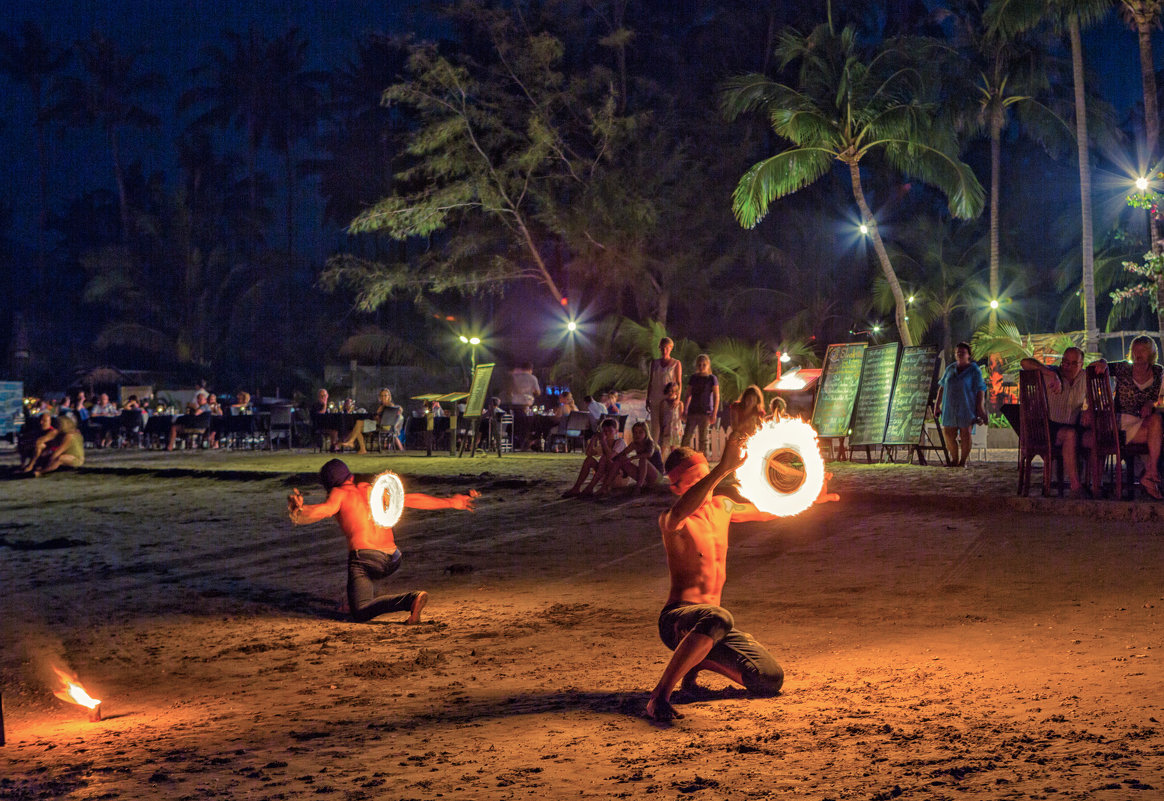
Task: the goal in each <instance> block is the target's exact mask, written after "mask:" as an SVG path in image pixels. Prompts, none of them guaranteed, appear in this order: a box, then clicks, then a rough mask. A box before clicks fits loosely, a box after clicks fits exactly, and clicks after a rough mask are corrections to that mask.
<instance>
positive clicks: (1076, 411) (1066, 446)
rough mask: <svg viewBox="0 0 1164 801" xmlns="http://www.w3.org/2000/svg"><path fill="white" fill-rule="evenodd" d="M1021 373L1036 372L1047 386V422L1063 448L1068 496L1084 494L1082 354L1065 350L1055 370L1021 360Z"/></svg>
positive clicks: (1078, 496) (1038, 362) (1085, 381)
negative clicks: (1081, 469)
mask: <svg viewBox="0 0 1164 801" xmlns="http://www.w3.org/2000/svg"><path fill="white" fill-rule="evenodd" d="M1022 367H1023V369H1024V370H1038V371H1039V373H1040V374H1041V375H1042V377H1043V383H1044V385H1045V386H1046V387H1047V413H1048V416H1049V417H1050V418H1051V419H1050V428H1051V441H1052V442H1054V443H1056V444H1057V445H1059V447H1061V448H1062V449H1063V472H1065V473H1066V474H1067V480H1068V482H1070V484H1071V497H1073V498H1082V497H1085V495H1086V494H1087V492H1086V490H1085V489H1084V487H1083V482H1082V481H1080V480H1079V456H1078V453H1079V444H1080V438H1081V437H1082V436H1083V427H1082V426H1081V425H1080V415H1081V414H1082V412H1083V402H1084V401H1085V400H1087V375H1086V373H1084V372H1083V351H1082V350H1080V349H1079V348H1074V347H1072V348H1067V349H1066V350H1065V351H1063V356H1062V357H1061V358H1060V360H1059V365H1058V367H1051V366H1048V365H1046V364H1043V363H1042V362H1041V361H1039V360H1038V359H1031V358H1026V359H1023V360H1022Z"/></svg>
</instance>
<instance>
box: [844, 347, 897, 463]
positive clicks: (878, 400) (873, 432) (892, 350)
mask: <svg viewBox="0 0 1164 801" xmlns="http://www.w3.org/2000/svg"><path fill="white" fill-rule="evenodd" d="M899 349H900V346H899V345H898V344H897V343H896V342H891V343H889V344H888V345H876V346H874V347H872V348H869V349H867V350H866V351H865V360H864V362H863V363H862V364H861V384H860V388H859V390H858V392H857V403H856V405H855V408H854V409H853V424H852V429H853V431H852V433H851V434H850V435H849V446H850V447H853V446H856V445H880V444H881V442H882V440H883V439H884V437H885V421H886V419H888V417H889V399H890V397H891V396H892V395H893V379H894V377H895V376H896V375H897V352H898V350H899Z"/></svg>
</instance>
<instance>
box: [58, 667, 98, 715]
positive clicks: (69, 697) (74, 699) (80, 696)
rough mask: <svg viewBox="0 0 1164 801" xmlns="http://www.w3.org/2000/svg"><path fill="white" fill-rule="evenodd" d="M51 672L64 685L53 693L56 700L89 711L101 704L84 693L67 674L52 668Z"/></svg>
mask: <svg viewBox="0 0 1164 801" xmlns="http://www.w3.org/2000/svg"><path fill="white" fill-rule="evenodd" d="M53 672H54V673H56V674H57V678H58V679H60V680H61V683H62V684H63V685H64V686H63V687H61V689H59V690H57V691H55V692H54V693H53V695H55V696H56V697H57V698H60V699H61V700H62V701H65V702H67V703H70V704H77V705H78V706H84V707H88V708H89V709H93V708H95V707H96V706H97V705H98V704H100V703H101V702H100V701H98V700H97V699H96V698H93V697H92V696H90V695H89V693H87V692H85V688H84V687H82V686H81V685H80V684H77V682H75V681H73V678H72V677H71V676H70V675H69V674H68V673H65V672H64V671H63V670H61V669H60V668H56V667H54V668H53Z"/></svg>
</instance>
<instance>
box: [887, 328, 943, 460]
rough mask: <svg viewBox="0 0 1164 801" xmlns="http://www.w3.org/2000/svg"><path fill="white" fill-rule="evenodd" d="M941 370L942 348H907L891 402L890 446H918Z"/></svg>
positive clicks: (888, 438)
mask: <svg viewBox="0 0 1164 801" xmlns="http://www.w3.org/2000/svg"><path fill="white" fill-rule="evenodd" d="M937 370H938V349H937V348H934V347H916V348H905V349H904V350H903V351H902V353H901V364H899V365H898V367H897V383H895V384H894V386H893V400H892V402H890V404H889V424H888V425H887V426H886V427H885V440H884V442H885V444H886V445H917V444H918V443H919V442H920V441H921V434H922V425H923V424H924V423H925V419H926V407H927V406H928V405H929V402H930V393H931V392H933V389H934V379H935V378H936V377H937Z"/></svg>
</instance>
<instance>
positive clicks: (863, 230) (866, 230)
mask: <svg viewBox="0 0 1164 801" xmlns="http://www.w3.org/2000/svg"><path fill="white" fill-rule="evenodd" d="M857 230H858V231H860V232H861V233H862V234H868V233H869V226H868V225H866V224H865V223H861V225H860V226H859V227H858V228H857Z"/></svg>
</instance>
